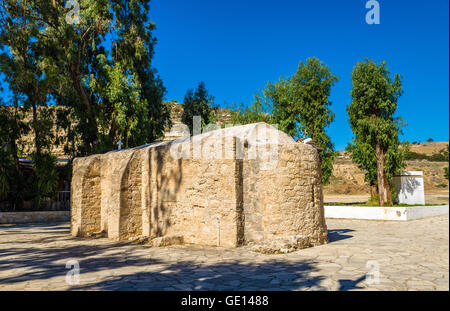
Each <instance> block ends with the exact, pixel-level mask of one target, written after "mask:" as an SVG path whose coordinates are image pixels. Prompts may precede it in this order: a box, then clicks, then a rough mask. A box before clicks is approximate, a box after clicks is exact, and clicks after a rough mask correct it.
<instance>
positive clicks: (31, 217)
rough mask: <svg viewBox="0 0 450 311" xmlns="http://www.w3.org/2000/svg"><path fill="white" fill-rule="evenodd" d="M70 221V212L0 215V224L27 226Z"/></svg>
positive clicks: (10, 213)
mask: <svg viewBox="0 0 450 311" xmlns="http://www.w3.org/2000/svg"><path fill="white" fill-rule="evenodd" d="M69 219H70V212H67V211H57V212H55V211H53V212H17V213H14V212H7V213H0V224H28V223H48V222H64V221H68V220H69Z"/></svg>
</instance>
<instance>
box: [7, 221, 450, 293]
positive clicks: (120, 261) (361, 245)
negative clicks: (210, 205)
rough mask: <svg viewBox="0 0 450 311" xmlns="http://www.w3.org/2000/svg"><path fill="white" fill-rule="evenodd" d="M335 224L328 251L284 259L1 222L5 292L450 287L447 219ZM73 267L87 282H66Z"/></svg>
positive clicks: (332, 223)
mask: <svg viewBox="0 0 450 311" xmlns="http://www.w3.org/2000/svg"><path fill="white" fill-rule="evenodd" d="M327 224H328V229H329V238H330V243H329V244H327V245H323V246H319V247H314V248H310V249H304V250H300V251H297V252H295V253H291V254H284V255H263V254H258V253H253V252H249V251H248V250H246V249H245V248H239V249H223V248H219V249H218V248H214V247H198V246H174V247H167V248H152V247H149V246H145V245H132V244H128V243H116V242H111V241H108V240H107V239H97V240H87V239H77V238H72V237H71V236H70V235H69V227H68V224H43V225H16V226H5V225H0V290H69V289H70V290H449V218H448V216H442V217H435V218H429V219H423V220H416V221H411V222H375V221H359V220H327ZM71 260H77V261H78V262H79V267H80V277H79V284H72V285H70V284H68V283H67V282H66V274H67V272H70V271H73V270H71V269H73V267H74V266H70V265H69V266H68V268H66V264H67V263H68V262H69V261H71ZM70 263H72V264H73V262H69V264H70ZM377 268H378V270H377ZM377 271H379V273H377ZM70 275H71V274H69V276H70ZM367 275H368V277H367ZM377 276H378V277H377ZM73 280H74V278H69V281H71V282H72V281H73Z"/></svg>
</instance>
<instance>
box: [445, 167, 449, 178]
mask: <svg viewBox="0 0 450 311" xmlns="http://www.w3.org/2000/svg"><path fill="white" fill-rule="evenodd" d="M444 176H445V178H447V180H448V177H449V176H448V167H444Z"/></svg>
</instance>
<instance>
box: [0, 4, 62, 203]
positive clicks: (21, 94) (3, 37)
mask: <svg viewBox="0 0 450 311" xmlns="http://www.w3.org/2000/svg"><path fill="white" fill-rule="evenodd" d="M29 10H30V7H29V6H28V5H27V3H23V2H19V1H9V2H5V3H4V5H3V6H2V10H1V18H0V25H1V28H2V30H1V32H0V49H1V51H2V53H1V55H0V71H1V72H2V73H3V74H4V77H5V80H6V82H7V84H8V86H9V88H10V90H11V91H12V93H13V94H14V100H15V106H18V105H20V106H22V107H23V108H24V109H25V110H31V115H32V119H31V121H30V122H29V128H30V129H31V130H32V132H33V134H34V151H33V153H32V154H31V157H32V158H33V161H34V165H35V166H36V167H39V170H38V171H35V174H33V180H34V181H33V182H32V189H33V192H34V193H35V194H36V196H35V198H37V201H36V202H37V205H40V203H41V201H42V200H41V199H42V195H43V196H47V197H49V196H52V195H54V194H55V193H56V186H53V187H48V186H47V185H48V184H49V183H53V185H54V184H56V182H57V180H58V173H57V171H56V165H55V162H54V161H53V162H51V161H50V162H49V161H47V159H48V158H49V157H51V155H50V146H51V144H52V143H53V135H52V131H51V129H52V127H53V118H52V115H51V114H52V110H51V109H43V108H46V107H47V102H48V100H49V96H50V85H51V83H52V82H53V81H52V80H51V78H50V77H49V76H48V75H46V74H45V73H44V70H43V68H44V65H43V64H44V62H45V60H44V56H43V46H42V44H41V43H42V42H41V41H39V40H38V38H39V36H40V33H39V31H40V29H39V27H40V24H39V20H38V18H37V17H36V16H34V15H32V14H29ZM12 126H14V125H13V124H12ZM10 146H12V150H11V151H12V157H13V158H14V159H17V147H16V146H15V144H14V143H13V142H11V144H10ZM44 163H45V165H41V164H44ZM19 175H20V174H19V173H18V165H17V160H16V173H15V176H16V177H18V178H20V176H19Z"/></svg>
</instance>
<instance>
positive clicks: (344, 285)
mask: <svg viewBox="0 0 450 311" xmlns="http://www.w3.org/2000/svg"><path fill="white" fill-rule="evenodd" d="M365 279H366V276H365V275H363V276H361V277H360V278H358V279H356V280H339V281H338V282H339V289H338V290H340V291H348V290H352V289H363V288H364V287H361V286H358V284H359V283H361V282H362V281H364V280H365Z"/></svg>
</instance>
